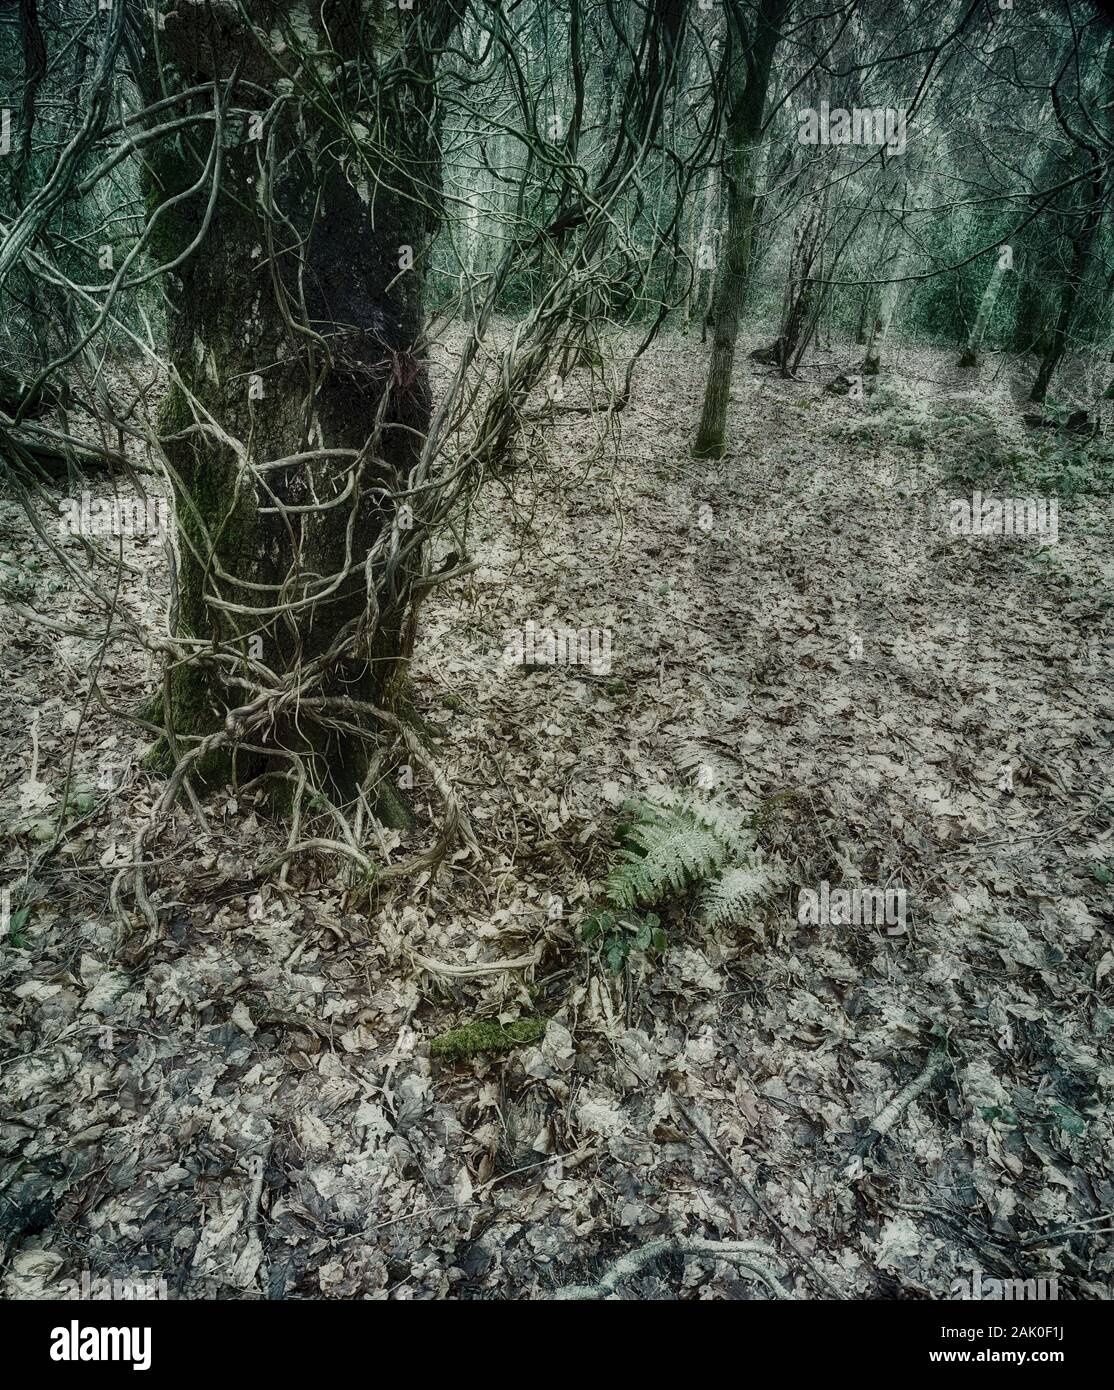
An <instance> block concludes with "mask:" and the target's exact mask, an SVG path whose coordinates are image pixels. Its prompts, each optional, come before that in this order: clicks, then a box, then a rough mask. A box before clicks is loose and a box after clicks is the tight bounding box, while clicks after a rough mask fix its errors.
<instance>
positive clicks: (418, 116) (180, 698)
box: [145, 0, 451, 794]
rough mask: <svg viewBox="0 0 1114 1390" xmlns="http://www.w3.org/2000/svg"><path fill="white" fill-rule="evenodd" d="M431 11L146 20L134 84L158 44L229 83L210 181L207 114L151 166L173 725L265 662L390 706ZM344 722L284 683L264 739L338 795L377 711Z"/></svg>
mask: <svg viewBox="0 0 1114 1390" xmlns="http://www.w3.org/2000/svg"><path fill="white" fill-rule="evenodd" d="M166 8H169V7H166ZM422 11H423V13H422V18H421V20H420V21H415V20H413V19H412V17H411V16H410V15H408V14H407V13H405V12H397V13H396V12H393V11H391V10H383V9H382V7H381V6H379V5H378V4H373V3H368V2H367V0H365V3H359V0H326V3H324V4H323V5H317V4H308V3H298V0H248V2H247V3H245V4H243V5H241V6H239V7H237V6H233V5H231V4H226V3H223V0H178V3H177V6H176V9H174V10H172V11H170V12H169V13H166V14H165V23H164V27H162V28H160V29H158V30H156V31H155V34H154V35H153V36H151V35H149V36H148V45H147V51H148V56H149V60H150V63H151V65H152V66H151V70H149V71H148V72H147V73H146V74H145V76H146V78H147V85H148V87H150V86H151V85H152V84H153V83H154V82H156V81H161V80H163V79H164V77H165V63H166V61H169V62H171V63H172V64H173V66H174V68H175V69H176V71H177V78H178V80H179V81H180V83H181V86H182V87H184V88H188V87H191V86H195V85H199V84H205V83H211V84H212V85H213V90H214V92H217V93H222V94H226V96H225V101H224V104H223V111H224V114H223V116H222V118H221V122H220V124H222V125H223V126H224V130H223V136H222V135H221V134H220V133H218V136H217V139H218V141H219V142H220V145H221V146H222V148H220V149H219V150H217V151H216V157H217V159H218V161H219V164H220V167H219V168H218V169H217V170H216V172H215V173H213V174H212V176H211V177H207V178H201V179H200V180H199V173H200V171H201V170H202V169H203V168H204V166H205V165H206V161H207V160H209V159H210V155H211V153H212V150H211V147H210V143H209V142H210V140H211V139H212V138H213V136H212V129H211V123H210V125H208V126H205V125H202V126H199V127H193V128H192V129H191V130H190V131H189V133H188V134H184V135H181V136H176V137H173V138H171V139H164V140H163V142H162V143H161V145H160V147H159V149H158V151H157V153H156V154H154V155H152V157H151V158H150V160H149V161H148V165H147V167H148V178H149V188H148V201H149V206H150V208H151V212H152V215H153V216H154V215H158V216H159V225H158V231H157V235H156V237H155V239H154V247H153V249H154V252H155V255H156V256H157V258H158V260H159V261H160V262H162V263H164V264H167V263H173V262H176V261H177V260H178V258H179V257H182V256H184V259H183V260H181V262H180V263H177V264H175V268H174V271H173V279H172V280H171V282H170V286H169V289H170V293H169V304H168V336H169V347H168V356H169V364H170V368H171V389H170V392H169V395H168V397H167V400H166V403H165V406H164V409H163V412H162V422H161V423H162V445H163V449H164V451H165V455H166V459H167V462H168V465H169V468H170V470H171V476H172V479H173V483H174V493H175V504H176V513H177V524H178V537H177V542H178V543H177V550H178V574H177V597H178V611H177V622H176V636H177V637H178V638H179V640H181V641H183V642H186V643H192V644H193V645H194V646H195V649H196V657H195V658H194V659H192V660H189V661H187V662H185V663H179V664H178V665H176V666H175V667H174V668H173V670H172V672H171V675H170V681H169V690H170V706H171V707H170V709H169V710H167V711H164V717H165V718H166V719H167V720H168V721H169V723H168V727H169V728H170V729H172V730H173V731H175V733H176V734H178V735H183V736H186V737H187V738H188V737H189V736H201V735H205V734H207V733H209V732H211V731H212V730H214V729H215V728H218V727H220V725H221V724H222V723H223V722H224V720H225V717H226V714H227V711H228V710H229V708H234V707H236V706H238V705H241V704H242V703H243V702H244V700H245V698H250V692H251V690H252V689H253V687H257V686H258V684H259V683H260V680H262V683H263V684H264V685H265V686H266V685H268V684H270V685H271V686H272V687H275V686H277V687H279V688H283V689H287V690H293V689H294V688H295V687H296V686H297V685H298V684H299V682H300V681H301V680H302V679H303V676H304V674H305V673H306V672H307V671H308V672H312V673H313V676H312V680H313V683H314V689H313V693H314V694H315V695H317V696H324V697H342V696H343V697H348V698H350V699H352V700H355V701H361V702H365V703H366V704H370V705H373V706H376V707H378V708H380V709H383V710H386V711H389V712H391V711H394V710H395V709H396V707H397V705H398V701H399V696H400V693H401V690H402V685H403V681H404V678H405V673H406V665H407V660H408V657H409V654H410V651H411V648H412V645H413V637H414V633H413V594H412V585H413V581H414V579H415V578H416V575H417V572H418V560H419V558H420V551H421V539H422V535H423V533H422V530H421V516H420V505H419V504H418V503H417V501H415V503H414V512H415V517H414V520H413V523H412V530H409V531H408V530H406V529H405V528H404V527H403V529H400V527H401V526H402V523H401V522H400V517H399V512H398V508H397V506H396V503H395V500H394V498H395V496H397V494H399V493H400V492H402V493H404V492H405V489H406V479H407V475H408V473H409V470H410V469H411V467H412V466H413V465H414V463H415V462H416V461H417V457H418V453H419V450H420V446H421V439H422V436H423V435H424V433H425V432H426V429H427V427H428V423H429V418H430V391H429V387H428V384H427V379H426V372H425V367H424V364H423V363H422V362H421V361H420V360H419V358H418V356H417V355H416V343H417V340H418V338H419V335H420V331H421V327H422V291H421V284H422V281H421V269H420V266H421V255H422V251H423V249H424V247H425V245H426V244H427V242H428V240H429V238H430V236H431V234H432V231H433V228H434V223H435V210H434V208H432V207H431V199H432V200H433V201H434V202H435V200H436V189H432V191H431V185H432V184H433V182H434V180H433V179H432V178H431V168H432V167H433V163H434V158H433V151H431V150H430V149H429V148H428V145H427V144H425V143H423V142H425V141H426V140H427V136H426V135H425V134H424V132H426V131H427V130H428V128H429V122H428V116H429V109H430V105H431V101H432V97H431V92H432V83H430V82H428V81H426V80H423V79H426V78H427V77H428V73H427V71H426V69H427V68H428V64H429V58H428V53H429V51H430V47H431V45H430V40H431V39H434V40H435V39H436V36H437V33H438V29H439V27H440V29H441V31H442V33H443V34H447V32H448V30H447V27H446V26H448V25H449V24H450V23H451V20H450V19H449V18H448V15H447V7H446V6H443V5H441V4H440V3H439V0H425V3H424V4H423V7H422ZM245 15H246V18H247V20H248V21H250V26H249V24H248V23H247V22H246V21H245V18H244V16H245ZM412 24H413V25H415V26H417V27H418V29H419V32H420V34H421V39H422V41H421V42H420V43H419V44H416V43H415V42H414V30H413V29H409V28H408V26H410V25H412ZM427 45H429V46H427ZM160 54H161V57H162V60H163V68H164V71H163V72H159V70H158V69H159V55H160ZM357 84H359V86H357ZM276 93H278V94H280V95H281V96H283V97H285V100H282V101H279V102H276V100H275V96H276ZM369 93H370V94H371V98H372V99H371V100H369ZM230 107H235V111H232V110H230ZM365 110H367V111H368V112H369V114H368V115H367V116H366V117H364V120H363V121H361V120H360V119H359V115H360V114H362V113H363V112H364V111H365ZM364 121H366V124H364ZM373 124H374V126H375V128H374V131H372V130H371V129H369V127H370V126H372V125H373ZM198 130H200V131H202V132H203V133H202V134H197V133H196V132H197V131H198ZM214 180H215V182H216V193H215V197H214V194H213V184H214ZM199 183H200V186H198V185H199ZM191 189H194V190H195V191H193V192H191V191H190V190H191ZM176 199H177V201H175V200H176ZM210 200H212V201H210ZM160 207H161V208H162V212H161V213H156V209H158V208H160ZM199 227H204V235H203V238H202V240H201V242H200V245H196V244H195V242H196V237H197V233H198V228H199ZM405 248H411V253H412V257H413V265H414V268H412V269H405V268H403V267H404V266H405V264H406V263H407V260H408V255H409V253H408V252H407V251H406V249H405ZM327 451H350V452H348V453H346V454H339V455H337V454H330V453H328V452H327ZM291 456H301V457H299V459H298V461H297V462H295V463H293V464H282V465H280V466H277V467H268V466H267V465H268V464H274V463H275V462H276V461H277V460H282V459H289V458H290V457H291ZM323 503H331V504H333V505H331V506H328V507H325V508H323V507H322V506H321V504H323ZM299 508H302V509H303V510H298V509H299ZM391 528H394V535H393V539H394V541H395V544H394V545H393V551H392V560H393V564H392V565H391V566H390V573H389V575H388V582H387V583H386V585H385V586H382V585H379V584H377V583H376V584H374V585H373V580H378V579H379V578H380V577H381V576H380V575H373V574H372V573H371V572H370V561H369V556H370V554H371V552H372V550H373V548H375V547H376V545H377V542H380V541H381V540H382V538H383V536H384V533H385V532H390V531H391ZM380 549H382V547H380ZM365 562H368V565H369V572H368V573H367V574H365ZM259 666H261V667H263V668H266V669H265V671H264V672H262V673H261V672H260V670H259V669H258V667H259ZM245 692H247V694H245ZM288 703H289V702H288ZM345 722H346V723H347V724H348V725H349V727H348V728H347V729H345V728H340V727H338V725H337V723H336V721H334V722H333V723H332V725H331V727H330V726H324V725H322V724H321V723H316V724H315V723H314V722H313V721H312V720H310V719H309V718H307V717H305V716H303V715H301V714H299V713H298V712H297V706H296V704H293V705H291V709H290V712H289V713H285V712H284V713H283V714H282V715H281V717H279V718H278V719H277V720H276V721H275V723H274V726H273V727H272V728H271V729H270V731H269V734H268V739H267V742H268V746H271V745H272V744H273V746H274V747H275V748H276V749H285V750H289V751H291V752H294V753H295V754H297V755H298V756H300V757H302V758H304V759H305V760H306V762H307V764H309V765H310V771H311V773H312V775H313V780H314V781H315V782H316V783H317V784H318V785H322V784H329V785H332V786H335V787H337V788H339V789H340V790H341V791H343V792H344V793H346V794H351V793H352V792H354V790H355V789H356V788H357V787H358V786H359V785H360V783H361V781H362V780H363V778H364V776H365V773H366V771H367V769H368V766H369V760H370V757H371V754H370V749H371V747H372V742H371V738H370V737H368V736H367V735H371V736H374V732H375V730H374V725H372V726H370V727H365V728H364V729H363V730H361V731H354V730H353V728H352V727H351V726H352V725H353V724H355V725H359V724H361V723H363V724H365V725H366V724H367V721H366V720H361V718H360V717H359V716H351V715H349V716H346V719H345ZM256 742H258V740H256ZM263 765H264V766H266V765H269V766H271V767H279V768H281V767H282V766H283V764H282V763H281V762H279V763H277V764H276V763H275V762H273V761H269V760H267V759H264V760H263ZM237 766H238V769H239V770H240V771H245V770H249V769H250V770H251V771H255V770H257V769H258V768H259V767H260V760H259V758H258V757H257V756H255V755H252V754H247V755H246V756H243V759H242V761H240V762H238V764H237ZM227 771H228V766H227V761H226V759H225V757H224V756H223V754H222V755H220V756H216V755H214V756H213V757H212V758H211V759H209V760H208V762H206V763H204V764H203V765H202V766H201V767H200V768H199V772H200V774H201V776H202V777H203V778H204V779H206V780H217V779H220V778H222V777H224V776H225V775H226V774H227Z"/></svg>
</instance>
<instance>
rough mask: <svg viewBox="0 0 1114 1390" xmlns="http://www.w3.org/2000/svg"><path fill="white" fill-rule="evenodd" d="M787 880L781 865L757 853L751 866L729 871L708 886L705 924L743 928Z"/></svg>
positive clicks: (703, 902)
mask: <svg viewBox="0 0 1114 1390" xmlns="http://www.w3.org/2000/svg"><path fill="white" fill-rule="evenodd" d="M784 881H785V878H784V873H783V871H782V868H781V865H780V864H777V863H771V862H770V861H769V860H768V859H766V858H765V857H764V856H762V855H760V854H755V855H754V856H752V858H751V860H750V862H749V863H747V864H744V865H742V866H741V867H739V868H734V869H728V870H727V871H726V873H724V875H723V877H722V878H719V879H716V880H715V881H713V882H712V883H709V884H708V885H707V887H706V888H705V889H704V895H703V899H702V901H701V913H702V916H703V918H704V921H705V922H706V923H707V924H708V926H710V927H734V926H740V925H742V923H743V921H744V920H745V919H746V918H747V917H748V916H750V915H751V914H752V913H753V912H754V910H755V908H756V907H757V905H758V904H759V903H760V902H762V900H763V899H765V898H768V897H770V896H771V895H772V894H773V893H774V892H776V890H777V889H778V888H779V887H781V886H782V884H783V883H784Z"/></svg>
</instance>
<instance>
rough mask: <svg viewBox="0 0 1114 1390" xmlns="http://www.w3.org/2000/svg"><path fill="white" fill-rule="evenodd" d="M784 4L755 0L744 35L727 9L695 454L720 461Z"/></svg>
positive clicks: (739, 20)
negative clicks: (716, 220) (721, 153)
mask: <svg viewBox="0 0 1114 1390" xmlns="http://www.w3.org/2000/svg"><path fill="white" fill-rule="evenodd" d="M788 5H789V0H760V3H759V5H758V7H757V14H756V17H755V20H754V27H753V31H752V33H751V34H750V35H747V33H746V31H745V28H744V11H743V7H742V6H741V5H740V4H737V3H734V0H732V3H731V4H730V5H729V25H730V26H731V29H732V35H733V41H734V42H735V44H736V45H737V46H738V49H740V50H742V51H741V52H740V51H737V52H736V54H735V58H734V62H733V63H732V64H731V68H730V72H729V79H728V80H729V111H728V120H727V130H726V150H725V166H724V183H725V185H726V193H727V245H726V248H725V251H724V254H723V256H722V259H721V263H720V273H719V279H718V280H717V283H716V291H715V299H714V302H713V305H712V325H713V327H712V354H711V362H710V363H709V367H708V382H707V386H706V388H705V392H704V407H703V410H702V412H701V416H700V425H699V428H698V429H697V432H696V442H695V443H694V444H693V448H692V452H693V456H694V457H696V458H721V457H722V456H723V454H724V452H725V449H726V429H727V406H728V402H729V401H730V399H731V378H732V374H733V372H734V367H735V346H736V343H737V341H738V337H739V320H740V317H741V315H742V309H743V302H744V299H745V297H746V292H747V287H748V284H749V281H750V269H751V252H752V249H753V240H754V219H755V207H756V204H757V201H758V195H757V191H756V180H755V159H756V156H757V152H758V141H759V138H760V136H761V132H762V116H763V112H764V111H765V107H766V92H767V89H768V87H769V83H770V70H771V67H772V65H773V58H774V52H775V50H776V49H777V45H778V41H779V39H780V38H781V34H780V30H779V26H780V24H781V22H782V19H783V18H784V16H785V12H786V10H787V9H788Z"/></svg>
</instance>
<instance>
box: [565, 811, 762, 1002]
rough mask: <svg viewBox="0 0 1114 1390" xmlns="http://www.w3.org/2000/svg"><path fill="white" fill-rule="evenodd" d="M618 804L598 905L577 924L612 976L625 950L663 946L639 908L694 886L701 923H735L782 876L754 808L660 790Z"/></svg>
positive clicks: (657, 927)
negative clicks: (620, 812)
mask: <svg viewBox="0 0 1114 1390" xmlns="http://www.w3.org/2000/svg"><path fill="white" fill-rule="evenodd" d="M625 809H626V811H627V813H628V815H627V819H626V820H625V821H624V822H623V823H622V824H621V825H620V826H619V828H618V830H617V832H616V833H617V838H618V841H619V846H620V847H619V853H618V859H617V862H616V863H615V864H614V866H613V867H612V869H611V871H610V873H609V874H608V875H607V878H606V879H605V880H604V883H603V894H602V896H603V899H604V902H603V905H602V906H601V907H599V908H597V909H596V910H595V911H594V912H592V913H591V915H590V916H589V917H588V918H586V919H585V921H584V922H583V923H582V925H581V928H580V938H581V940H582V941H583V942H585V944H587V945H592V946H594V947H595V948H596V950H597V951H598V953H599V955H600V957H601V958H602V960H603V962H604V964H605V966H606V968H607V969H608V970H609V971H610V972H611V974H613V975H617V974H618V973H619V972H620V970H621V969H622V968H623V966H624V965H625V964H626V962H627V960H628V959H629V957H630V955H631V952H632V951H648V952H651V953H652V954H654V955H657V956H660V955H662V954H663V953H664V951H665V946H666V936H665V932H664V930H663V929H662V926H661V923H660V921H659V919H658V918H657V916H655V914H654V913H652V912H646V911H644V909H646V908H648V907H654V906H657V905H659V904H661V903H663V902H665V901H666V900H667V899H669V898H678V897H681V896H683V895H684V894H686V893H688V892H689V891H690V890H699V891H700V894H701V903H700V911H701V917H702V919H703V920H704V922H705V923H706V924H707V925H708V926H712V927H723V926H734V925H737V924H739V923H741V922H743V921H744V920H745V919H746V917H747V916H748V914H749V913H751V912H752V911H753V910H754V908H755V907H756V906H757V904H758V903H760V902H761V901H763V900H764V899H767V898H769V896H770V895H771V893H772V892H773V891H774V890H775V889H776V888H777V887H778V885H779V884H780V882H781V880H782V878H783V874H782V869H781V866H780V864H778V863H777V862H776V861H771V860H770V859H768V858H767V857H766V856H765V855H764V854H763V852H762V850H761V849H760V848H759V847H758V845H757V842H756V828H757V825H758V823H759V821H760V819H761V812H759V813H756V814H754V815H749V816H748V815H746V814H744V813H743V812H741V811H736V810H734V809H732V808H731V807H729V806H727V805H725V804H724V803H722V802H719V801H713V800H709V799H707V798H703V797H699V796H695V795H693V794H691V793H685V792H674V791H667V790H660V791H658V792H656V793H655V795H654V797H653V798H652V799H651V798H646V799H643V800H641V801H636V802H630V803H628V804H627V807H626V808H625Z"/></svg>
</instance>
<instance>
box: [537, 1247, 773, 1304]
mask: <svg viewBox="0 0 1114 1390" xmlns="http://www.w3.org/2000/svg"><path fill="white" fill-rule="evenodd" d="M666 1255H682V1256H685V1255H698V1256H700V1257H701V1258H703V1259H712V1260H725V1261H727V1263H728V1264H733V1265H737V1266H738V1267H739V1268H740V1269H742V1270H745V1271H746V1272H747V1273H748V1274H753V1275H754V1276H755V1277H756V1278H757V1279H760V1280H761V1281H762V1283H764V1284H765V1285H766V1287H767V1288H768V1289H769V1290H770V1293H771V1294H772V1296H773V1297H774V1298H782V1299H791V1298H792V1297H793V1295H792V1294H789V1293H786V1291H785V1290H784V1289H783V1288H782V1286H781V1284H780V1283H778V1279H777V1276H776V1275H775V1274H774V1273H773V1272H772V1270H770V1269H769V1267H768V1266H767V1265H766V1263H765V1261H766V1260H768V1259H771V1258H776V1252H775V1251H774V1250H772V1249H771V1248H770V1247H769V1246H768V1245H762V1244H759V1243H758V1242H757V1241H751V1240H747V1241H735V1240H700V1239H699V1238H696V1237H669V1236H667V1237H665V1238H664V1239H663V1240H652V1241H650V1242H649V1243H648V1244H646V1245H642V1246H639V1248H638V1249H637V1250H629V1251H628V1252H627V1253H626V1254H625V1255H621V1256H620V1257H619V1259H617V1260H616V1261H615V1263H614V1264H612V1265H610V1266H609V1267H608V1269H607V1270H606V1271H605V1272H604V1274H603V1276H602V1278H601V1279H600V1280H599V1281H598V1282H597V1283H595V1284H562V1285H561V1287H560V1288H557V1289H554V1290H553V1292H552V1293H551V1294H550V1295H549V1297H550V1299H551V1300H556V1301H559V1302H567V1301H573V1300H583V1301H585V1302H587V1301H589V1300H593V1299H605V1298H610V1297H611V1296H612V1295H613V1294H614V1293H616V1291H617V1290H618V1287H619V1285H620V1284H621V1283H622V1281H623V1280H624V1279H633V1278H634V1276H635V1275H636V1274H638V1273H639V1272H640V1271H641V1270H643V1269H644V1268H645V1267H646V1266H647V1265H648V1264H652V1263H653V1262H654V1261H655V1260H660V1259H662V1258H663V1257H664V1256H666Z"/></svg>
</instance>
